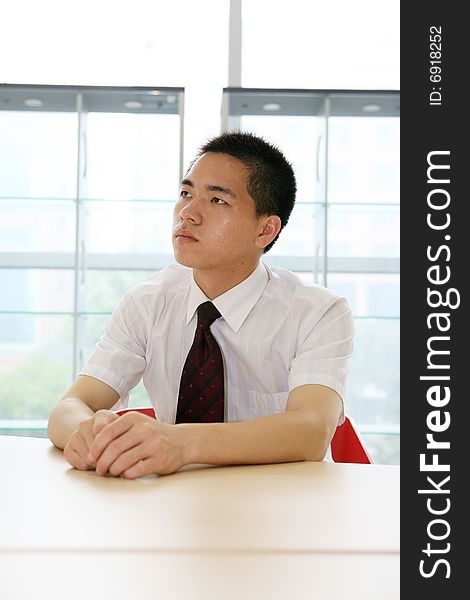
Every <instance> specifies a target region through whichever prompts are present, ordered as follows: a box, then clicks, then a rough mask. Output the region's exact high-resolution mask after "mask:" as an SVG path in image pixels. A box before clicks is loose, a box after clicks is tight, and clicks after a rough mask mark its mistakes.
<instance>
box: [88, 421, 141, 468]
mask: <svg viewBox="0 0 470 600" xmlns="http://www.w3.org/2000/svg"><path fill="white" fill-rule="evenodd" d="M143 441H144V436H143V434H142V431H140V432H139V431H137V430H136V428H135V427H134V428H132V429H131V430H128V431H126V432H124V433H123V434H122V435H121V436H119V437H117V438H115V439H114V440H112V441H111V442H110V443H109V444H108V445H107V446H106V448H105V449H104V450H103V452H102V454H101V456H100V457H99V459H98V461H97V462H96V472H97V473H98V475H104V474H105V473H107V472H108V470H109V467H110V466H111V465H112V464H113V463H114V462H115V461H116V460H118V458H119V457H120V456H121V455H122V454H124V453H125V452H127V451H129V450H131V449H132V448H135V447H136V446H138V445H139V444H141V442H143Z"/></svg>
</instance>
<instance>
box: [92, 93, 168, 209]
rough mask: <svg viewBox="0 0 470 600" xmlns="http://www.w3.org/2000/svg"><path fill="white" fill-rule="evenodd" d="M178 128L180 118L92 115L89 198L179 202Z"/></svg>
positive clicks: (143, 115)
mask: <svg viewBox="0 0 470 600" xmlns="http://www.w3.org/2000/svg"><path fill="white" fill-rule="evenodd" d="M175 99H176V96H175ZM179 127H180V120H179V116H178V115H157V114H150V115H146V114H138V115H135V114H120V113H113V114H107V113H90V114H88V117H87V178H86V191H85V196H86V197H87V198H93V199H101V198H107V199H121V200H122V199H125V200H131V199H146V200H148V199H159V200H160V199H161V200H176V198H177V193H178V184H179V141H180V135H179Z"/></svg>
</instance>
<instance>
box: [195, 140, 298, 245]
mask: <svg viewBox="0 0 470 600" xmlns="http://www.w3.org/2000/svg"><path fill="white" fill-rule="evenodd" d="M206 152H218V153H220V154H228V155H229V156H232V157H233V158H237V159H238V160H239V161H240V162H242V163H244V164H245V165H246V166H247V167H248V169H249V175H248V183H247V188H248V193H249V194H250V196H251V197H252V198H253V200H254V203H255V207H256V215H257V216H258V217H261V216H265V215H277V216H278V217H279V218H280V219H281V230H280V231H279V233H280V232H281V231H282V229H283V228H284V227H285V225H286V223H287V221H288V220H289V217H290V214H291V212H292V209H293V208H294V203H295V194H296V191H297V184H296V181H295V175H294V170H293V168H292V165H291V164H290V162H289V161H288V160H287V159H286V157H285V156H284V154H283V153H282V152H281V151H280V150H279V148H277V147H276V146H274V145H273V144H271V143H270V142H267V141H266V140H265V139H263V138H262V137H259V136H257V135H254V134H253V133H248V132H242V131H231V132H228V131H227V132H224V133H222V134H221V135H218V136H216V137H213V138H211V139H210V140H208V141H207V142H206V143H205V144H204V145H203V146H201V148H200V149H199V151H198V153H197V155H196V157H195V159H194V161H193V163H194V162H195V161H196V160H197V159H198V158H200V157H201V156H202V155H203V154H205V153H206ZM279 233H278V234H277V236H276V237H275V238H274V240H273V241H272V242H271V243H270V244H268V245H267V246H266V248H265V249H264V252H267V251H268V250H270V249H271V247H272V246H273V244H274V243H275V242H276V240H277V238H278V237H279Z"/></svg>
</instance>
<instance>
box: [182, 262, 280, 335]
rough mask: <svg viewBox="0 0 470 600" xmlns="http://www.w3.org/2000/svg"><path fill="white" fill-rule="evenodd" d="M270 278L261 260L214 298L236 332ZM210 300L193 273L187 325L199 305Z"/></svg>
mask: <svg viewBox="0 0 470 600" xmlns="http://www.w3.org/2000/svg"><path fill="white" fill-rule="evenodd" d="M268 280H269V275H268V270H267V268H266V265H265V264H264V263H263V262H262V261H259V263H258V266H257V267H256V269H255V270H254V271H253V273H252V274H251V275H249V276H248V277H247V278H246V279H244V280H243V281H242V282H241V283H239V284H238V285H236V286H235V287H233V288H231V289H230V290H228V291H226V292H224V293H223V294H221V295H220V296H217V298H214V299H213V300H212V303H213V304H214V306H215V307H216V308H217V310H218V311H219V312H220V314H221V315H222V317H223V318H224V320H225V321H226V322H227V323H228V324H229V325H230V327H231V328H232V329H233V331H234V332H235V333H237V331H238V330H239V329H240V327H241V326H242V324H243V322H244V321H245V319H246V317H247V316H248V314H249V313H250V311H251V309H252V308H253V306H254V305H255V304H256V303H257V302H258V300H259V298H260V296H261V294H262V293H263V291H264V288H265V287H266V284H267V283H268ZM208 300H209V298H208V297H207V296H206V295H205V294H204V292H203V291H202V290H201V288H200V287H199V286H198V285H197V283H196V282H195V280H194V275H193V274H192V275H191V287H190V292H189V301H188V311H187V313H186V325H187V324H188V323H189V322H190V321H191V319H192V318H193V316H194V313H195V312H196V310H197V307H198V306H199V305H200V304H202V303H203V302H207V301H208Z"/></svg>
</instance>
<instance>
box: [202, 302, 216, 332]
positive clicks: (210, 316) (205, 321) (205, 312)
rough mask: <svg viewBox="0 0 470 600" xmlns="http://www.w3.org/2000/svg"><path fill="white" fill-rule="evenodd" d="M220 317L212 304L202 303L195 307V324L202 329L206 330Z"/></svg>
mask: <svg viewBox="0 0 470 600" xmlns="http://www.w3.org/2000/svg"><path fill="white" fill-rule="evenodd" d="M220 316H221V315H220V313H219V311H218V310H217V309H216V307H215V306H214V305H213V304H212V302H204V304H200V305H199V306H198V307H197V324H198V327H202V329H208V328H209V327H210V326H211V325H212V323H213V322H214V321H215V320H216V319H218V318H219V317H220Z"/></svg>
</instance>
